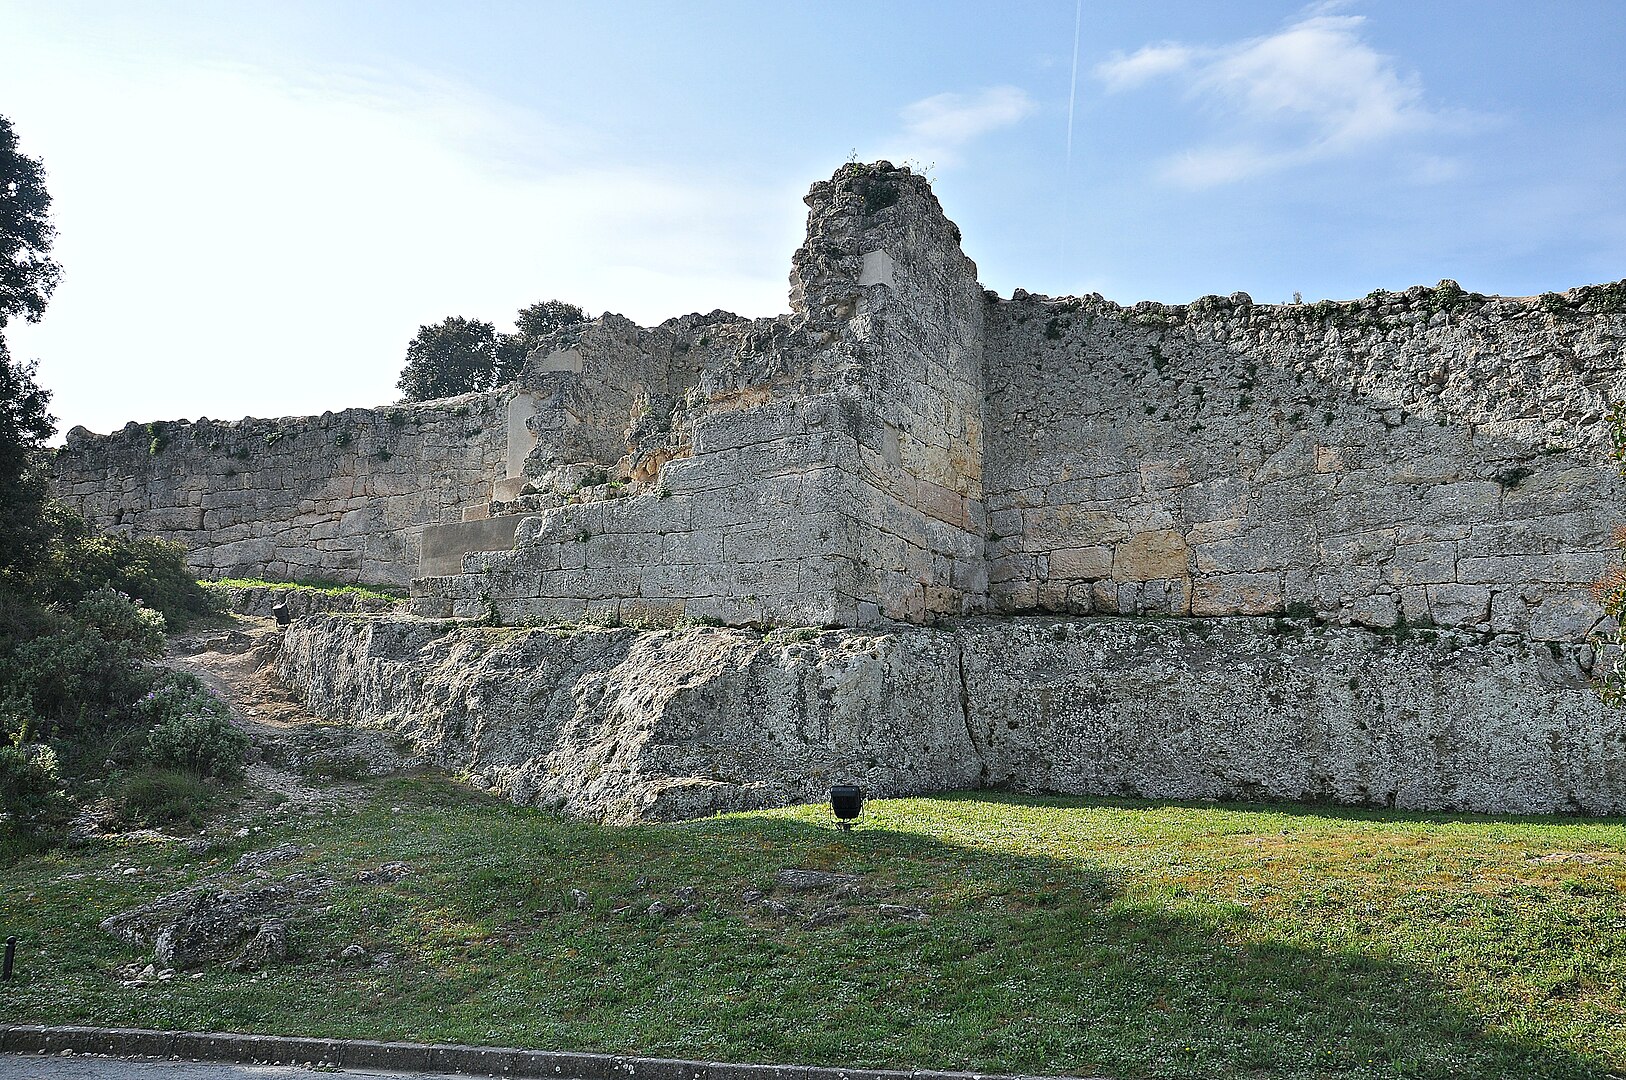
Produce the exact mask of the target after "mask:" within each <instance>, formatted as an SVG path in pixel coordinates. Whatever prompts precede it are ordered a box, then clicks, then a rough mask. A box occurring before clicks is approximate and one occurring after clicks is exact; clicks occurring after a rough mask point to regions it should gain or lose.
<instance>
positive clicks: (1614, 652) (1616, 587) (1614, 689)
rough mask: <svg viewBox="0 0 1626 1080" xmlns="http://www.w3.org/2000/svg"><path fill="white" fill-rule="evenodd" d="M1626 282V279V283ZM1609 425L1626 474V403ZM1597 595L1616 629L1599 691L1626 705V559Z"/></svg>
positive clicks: (1625, 543)
mask: <svg viewBox="0 0 1626 1080" xmlns="http://www.w3.org/2000/svg"><path fill="white" fill-rule="evenodd" d="M1623 284H1626V283H1623ZM1606 422H1607V423H1608V425H1609V457H1610V459H1611V460H1613V461H1614V462H1615V464H1617V465H1618V466H1620V471H1621V475H1622V476H1626V404H1622V403H1620V402H1616V403H1615V404H1614V405H1613V406H1611V407H1610V409H1609V414H1608V416H1607V417H1606ZM1615 543H1616V544H1617V545H1618V546H1619V547H1620V548H1621V549H1622V551H1623V552H1626V527H1622V528H1619V529H1616V530H1615ZM1593 595H1594V596H1596V597H1597V600H1598V603H1599V604H1601V605H1603V610H1604V612H1605V613H1606V614H1607V615H1608V616H1609V617H1610V618H1611V619H1613V620H1615V626H1614V629H1613V630H1612V631H1610V632H1609V633H1606V634H1602V635H1599V640H1598V642H1597V645H1598V647H1599V648H1600V650H1603V651H1604V655H1602V656H1600V657H1599V659H1598V664H1597V666H1596V667H1595V668H1594V669H1593V678H1594V679H1595V681H1596V685H1597V687H1598V693H1599V694H1601V695H1602V696H1603V699H1604V701H1606V702H1608V703H1609V704H1611V705H1615V706H1622V705H1626V625H1623V621H1626V560H1623V561H1622V562H1621V563H1619V564H1617V565H1615V566H1613V567H1611V568H1610V570H1609V572H1608V573H1606V574H1604V575H1603V577H1601V578H1600V579H1598V583H1597V584H1596V585H1595V586H1594V587H1593Z"/></svg>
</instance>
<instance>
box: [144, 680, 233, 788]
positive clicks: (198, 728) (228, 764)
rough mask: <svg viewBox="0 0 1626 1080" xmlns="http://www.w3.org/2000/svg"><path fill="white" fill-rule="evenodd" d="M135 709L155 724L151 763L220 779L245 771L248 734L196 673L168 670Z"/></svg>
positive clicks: (148, 746) (150, 735)
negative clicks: (232, 719) (192, 674)
mask: <svg viewBox="0 0 1626 1080" xmlns="http://www.w3.org/2000/svg"><path fill="white" fill-rule="evenodd" d="M135 712H136V716H137V718H138V719H139V720H141V721H143V722H145V723H146V724H149V725H151V731H150V732H149V733H148V735H147V744H146V750H145V755H144V756H145V758H146V760H147V761H148V762H150V763H151V764H153V765H156V766H169V767H172V768H177V769H188V770H193V771H195V772H197V773H198V774H200V775H202V776H207V777H213V778H215V779H220V780H235V779H237V778H238V777H240V776H242V775H243V758H244V757H245V756H246V754H247V752H248V738H247V736H245V735H244V734H243V733H242V732H241V731H239V730H237V728H236V727H235V726H233V724H232V722H231V710H230V709H229V708H228V707H227V705H226V703H225V702H223V701H221V700H220V699H219V698H217V697H215V696H214V695H213V694H211V693H210V692H209V691H208V690H207V689H206V688H205V687H204V685H203V684H202V683H201V682H199V681H198V680H197V679H196V678H195V677H193V676H191V675H186V674H182V673H180V672H166V673H165V674H164V675H163V676H162V677H161V678H160V679H159V681H158V682H157V683H156V684H155V685H154V686H153V688H152V689H151V690H149V691H148V692H147V694H146V695H145V696H144V697H142V698H141V700H139V701H138V702H136V706H135Z"/></svg>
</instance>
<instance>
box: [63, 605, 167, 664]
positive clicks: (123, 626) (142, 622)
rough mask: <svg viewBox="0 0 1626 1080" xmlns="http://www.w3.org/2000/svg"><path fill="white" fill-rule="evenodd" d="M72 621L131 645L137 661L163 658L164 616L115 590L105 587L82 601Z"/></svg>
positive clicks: (75, 610) (108, 637) (130, 647)
mask: <svg viewBox="0 0 1626 1080" xmlns="http://www.w3.org/2000/svg"><path fill="white" fill-rule="evenodd" d="M73 620H74V622H76V623H78V624H79V625H80V626H81V627H83V628H84V629H86V630H90V631H93V632H94V633H97V634H100V635H101V636H102V638H103V639H105V640H107V641H109V642H116V643H119V644H123V645H127V646H129V650H130V655H131V656H133V657H135V658H136V659H139V660H156V659H158V658H159V657H160V656H162V655H164V617H163V616H162V615H160V614H158V612H156V611H154V610H152V609H151V608H149V607H146V606H144V605H142V604H138V603H136V602H135V601H134V600H132V599H130V598H129V597H128V596H126V595H124V594H123V593H121V592H118V591H117V590H115V589H110V588H106V587H103V588H100V589H97V590H96V591H95V592H93V593H91V594H90V595H89V596H87V597H85V598H84V599H83V600H81V601H79V604H78V606H77V607H75V608H74V609H73Z"/></svg>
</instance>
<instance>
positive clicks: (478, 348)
mask: <svg viewBox="0 0 1626 1080" xmlns="http://www.w3.org/2000/svg"><path fill="white" fill-rule="evenodd" d="M496 371H497V328H496V327H494V326H492V325H491V324H490V323H488V322H481V321H480V320H479V319H464V318H461V317H459V316H451V317H448V318H447V319H445V320H443V321H441V322H438V323H435V324H434V325H432V326H420V327H418V334H417V336H416V337H414V338H413V339H412V342H411V344H409V345H408V346H407V355H406V367H404V368H402V369H401V378H400V381H399V382H397V383H396V384H395V385H396V386H398V387H399V388H400V390H401V400H403V401H431V400H433V399H435V398H443V397H451V396H452V395H454V394H466V393H468V392H469V391H471V390H486V389H489V388H490V386H491V381H492V379H493V378H494V377H495V375H496Z"/></svg>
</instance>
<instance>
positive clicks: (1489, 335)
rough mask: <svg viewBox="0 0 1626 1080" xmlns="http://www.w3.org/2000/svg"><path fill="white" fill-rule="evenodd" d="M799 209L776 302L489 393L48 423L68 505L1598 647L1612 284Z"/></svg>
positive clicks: (529, 579)
mask: <svg viewBox="0 0 1626 1080" xmlns="http://www.w3.org/2000/svg"><path fill="white" fill-rule="evenodd" d="M807 204H808V208H809V212H808V227H807V235H806V240H805V242H804V243H803V245H802V246H801V247H800V248H799V249H798V250H797V252H796V253H795V255H794V256H793V259H792V269H791V296H790V300H791V309H792V310H791V312H790V313H789V314H786V315H782V316H779V317H777V318H771V319H754V320H752V319H743V318H740V317H738V316H734V315H730V314H728V313H727V312H721V311H717V312H712V313H711V314H709V315H689V316H685V317H683V318H679V319H672V320H668V321H667V322H665V323H662V324H661V325H659V326H656V327H652V328H644V327H639V326H637V325H635V324H633V323H632V322H630V321H629V320H627V319H624V318H621V317H620V316H616V315H612V314H606V315H605V316H603V317H602V318H600V319H598V320H595V321H593V322H591V323H584V324H580V325H578V326H574V327H569V328H566V329H564V330H562V331H560V332H559V333H558V334H557V335H555V337H554V338H553V339H552V340H551V341H550V342H549V343H548V344H547V345H546V346H544V347H542V348H539V349H537V350H536V351H535V352H533V354H532V355H531V356H530V357H528V358H527V362H526V364H525V365H524V368H523V370H522V372H521V374H520V376H519V379H518V381H517V382H516V384H515V385H513V386H511V387H508V388H505V390H504V391H503V392H502V393H501V394H498V395H491V396H474V397H469V398H466V399H454V400H453V401H450V402H442V403H433V404H430V405H426V406H421V407H415V408H412V409H404V410H403V409H396V410H378V411H374V412H365V411H355V410H353V411H351V412H347V413H344V414H340V415H339V416H337V417H335V416H331V415H329V416H324V417H321V418H305V419H301V420H281V421H253V420H245V421H242V422H240V423H238V424H215V423H209V422H200V423H198V424H184V423H183V424H170V425H156V426H150V428H140V427H136V426H134V425H132V426H131V427H129V428H126V429H125V430H124V431H123V432H121V433H119V434H116V435H113V436H108V437H105V438H101V437H91V436H87V435H85V434H83V433H78V432H76V433H73V434H71V435H70V439H69V445H68V447H67V448H66V449H65V450H64V451H63V452H62V453H61V454H60V455H59V457H58V472H59V491H60V492H61V493H62V495H63V496H64V497H65V498H67V499H68V500H69V501H70V502H73V503H75V504H76V505H78V506H80V507H81V508H82V509H83V510H84V511H85V513H86V514H87V516H89V517H91V518H92V519H93V520H95V521H97V522H99V523H102V524H109V525H116V526H121V527H123V526H128V527H134V528H140V529H145V530H151V531H158V532H162V533H165V534H167V535H172V536H176V537H177V538H179V539H182V540H183V541H184V542H186V543H187V544H188V545H189V547H190V548H191V549H192V550H193V556H192V557H193V560H194V562H195V564H196V565H197V566H198V567H199V569H200V570H202V571H204V572H206V573H210V574H221V573H250V574H256V575H264V576H271V577H308V576H322V577H335V578H339V579H342V580H358V579H359V580H371V581H378V582H389V583H400V582H403V581H405V580H406V579H407V578H409V577H411V576H412V574H413V566H414V563H416V562H417V544H418V535H419V530H421V529H422V528H423V527H424V526H425V525H428V524H436V525H437V529H436V531H435V533H434V534H433V536H432V538H431V539H432V542H431V544H430V552H429V554H430V556H431V557H430V558H429V559H427V560H426V561H425V562H424V564H423V572H422V576H421V580H419V581H418V582H416V584H415V585H414V604H415V608H414V609H415V610H416V611H417V612H418V613H419V614H421V615H424V616H430V617H444V616H454V615H455V616H458V617H479V618H492V617H495V618H496V619H498V620H500V621H503V622H509V623H515V622H528V621H543V620H553V619H577V618H581V617H584V616H585V617H593V618H606V619H611V620H614V619H620V620H623V621H640V622H663V623H671V622H676V621H679V620H683V619H691V620H692V619H702V620H721V621H723V622H726V623H730V624H735V625H746V624H778V625H790V624H810V625H843V626H854V625H876V624H879V623H882V622H885V621H887V620H895V621H902V622H910V623H916V624H930V623H934V622H937V621H940V620H942V619H946V618H955V617H960V616H965V615H972V614H977V613H980V612H983V611H993V612H998V613H1005V614H1016V613H1032V612H1056V613H1069V614H1092V613H1102V614H1105V613H1114V614H1162V615H1194V616H1224V615H1231V614H1242V615H1263V614H1276V613H1280V614H1292V615H1295V616H1297V615H1315V616H1318V617H1320V618H1322V619H1324V620H1326V621H1329V622H1332V623H1333V624H1336V625H1363V626H1371V627H1376V628H1390V627H1396V626H1401V625H1405V626H1446V627H1456V628H1462V629H1466V630H1472V631H1475V632H1479V633H1491V634H1513V635H1519V636H1522V637H1525V638H1528V639H1536V640H1553V641H1576V642H1579V641H1583V640H1586V639H1587V638H1588V637H1589V635H1591V634H1592V633H1593V632H1595V631H1596V630H1598V629H1600V628H1601V627H1602V626H1603V624H1604V622H1605V620H1604V617H1603V612H1602V611H1601V609H1600V608H1599V606H1598V605H1597V603H1596V602H1595V601H1594V600H1593V599H1592V597H1591V595H1590V592H1589V586H1590V584H1591V583H1592V582H1593V581H1594V580H1596V579H1597V578H1598V577H1599V575H1600V574H1601V573H1603V572H1604V571H1605V570H1606V569H1608V568H1609V567H1610V566H1612V565H1617V564H1618V562H1619V559H1620V552H1619V549H1618V548H1617V547H1616V546H1615V545H1614V544H1613V542H1612V541H1611V538H1610V534H1611V530H1612V529H1613V528H1614V527H1616V526H1618V525H1620V524H1621V523H1622V521H1623V520H1626V515H1623V513H1622V508H1623V505H1626V504H1623V502H1622V499H1623V496H1626V483H1623V481H1622V479H1621V476H1620V474H1619V471H1618V469H1617V466H1616V464H1615V462H1613V461H1612V460H1611V459H1610V450H1611V447H1612V439H1613V438H1614V434H1615V431H1616V428H1615V425H1614V423H1613V422H1612V421H1611V420H1610V419H1609V414H1610V409H1611V408H1612V407H1615V406H1617V405H1619V404H1620V403H1622V402H1626V286H1622V285H1615V286H1599V287H1590V288H1585V289H1580V290H1575V291H1572V292H1571V293H1567V294H1564V295H1562V296H1559V295H1548V296H1545V297H1541V298H1535V299H1503V298H1485V297H1479V296H1475V295H1472V294H1467V293H1464V292H1463V291H1462V290H1460V289H1458V288H1456V287H1455V286H1454V285H1452V284H1450V283H1448V282H1447V283H1441V285H1440V287H1438V288H1435V289H1423V288H1416V289H1411V290H1408V291H1407V292H1405V293H1400V294H1387V293H1380V294H1374V295H1373V296H1372V297H1370V298H1368V299H1366V300H1362V301H1353V302H1347V303H1331V302H1323V303H1319V304H1309V305H1306V304H1292V305H1260V304H1254V303H1252V302H1251V300H1249V299H1248V298H1247V297H1246V296H1243V295H1242V294H1236V295H1234V296H1232V297H1230V298H1220V297H1207V298H1204V299H1202V300H1199V301H1196V302H1194V303H1192V304H1189V305H1180V306H1166V305H1161V304H1154V303H1142V304H1137V305H1135V306H1134V307H1132V308H1123V307H1120V306H1119V305H1117V304H1114V303H1111V302H1108V301H1105V300H1102V299H1101V298H1100V297H1087V298H1063V299H1051V298H1046V297H1039V296H1031V295H1028V294H1026V293H1023V292H1020V291H1019V292H1018V294H1017V295H1016V296H1015V297H1013V298H1012V299H1011V300H1008V301H1001V300H999V299H998V298H997V297H993V296H991V295H986V294H984V293H983V292H982V291H981V290H980V288H979V287H978V284H977V280H976V266H975V265H974V264H973V263H972V262H971V260H970V259H968V258H967V257H966V256H965V254H964V253H963V251H962V250H961V247H960V234H959V230H958V228H957V227H956V226H955V225H954V224H953V222H951V221H950V220H949V219H948V218H947V217H946V216H945V215H944V213H943V210H942V207H941V206H940V205H939V203H938V201H937V198H936V196H935V195H934V194H933V193H932V191H931V189H930V187H929V185H928V184H927V183H926V181H925V180H924V179H923V178H921V177H919V176H915V175H913V174H912V173H910V172H909V171H908V170H906V169H895V168H893V167H891V166H890V165H887V164H886V163H878V164H875V165H864V164H857V163H853V164H848V165H846V166H843V167H842V168H841V169H840V170H838V171H837V172H836V174H835V175H834V177H832V179H831V180H829V181H827V182H821V183H818V184H815V185H814V186H813V188H812V190H811V192H810V193H809V195H808V197H807ZM386 455H391V456H388V457H386ZM489 519H498V520H489ZM510 538H511V546H510ZM494 549H497V550H494Z"/></svg>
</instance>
